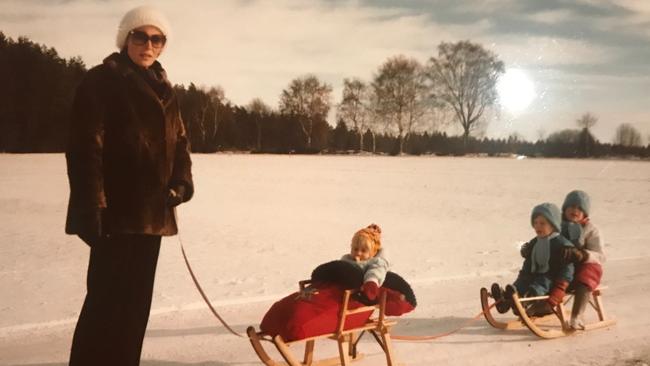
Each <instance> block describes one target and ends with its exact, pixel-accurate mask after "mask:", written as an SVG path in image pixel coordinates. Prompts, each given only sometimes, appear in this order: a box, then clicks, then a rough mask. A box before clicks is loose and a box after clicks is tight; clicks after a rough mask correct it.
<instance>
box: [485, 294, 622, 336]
mask: <svg viewBox="0 0 650 366" xmlns="http://www.w3.org/2000/svg"><path fill="white" fill-rule="evenodd" d="M604 289H606V287H599V288H597V289H595V290H594V291H592V292H591V295H592V298H591V299H590V300H589V303H590V305H591V307H592V308H593V309H594V310H595V311H596V314H597V315H598V321H596V322H593V323H589V324H585V330H593V329H598V328H604V327H609V326H611V325H614V324H616V320H615V319H613V318H610V319H606V317H605V310H604V308H603V303H602V301H601V298H600V296H601V294H602V290H604ZM490 298H492V294H490V293H489V292H488V290H487V289H486V288H482V289H481V306H482V307H483V315H484V316H485V320H487V322H488V323H489V324H490V325H491V326H493V327H494V328H497V329H505V330H510V329H521V328H523V327H524V326H525V327H527V328H528V329H530V331H532V332H533V333H534V334H535V335H536V336H538V337H541V338H545V339H551V338H558V337H563V336H566V335H570V334H572V333H574V332H575V330H574V329H573V328H571V327H570V326H569V321H568V319H569V318H570V316H571V311H570V310H567V309H566V306H565V305H566V304H567V303H568V302H569V301H570V300H571V299H572V298H573V295H571V294H568V296H566V297H565V300H564V302H563V303H561V304H559V305H558V306H556V307H555V309H553V313H552V314H549V315H545V316H541V317H531V316H528V314H527V313H526V308H525V306H524V303H526V302H530V301H538V300H546V299H548V295H546V296H535V297H525V298H520V297H519V296H518V295H517V294H516V293H515V294H513V295H512V303H513V307H514V308H516V309H517V312H518V313H519V316H518V317H517V318H515V319H510V320H508V321H505V322H504V321H500V320H497V319H495V318H494V316H493V315H492V308H491V307H490V305H489V304H488V301H489V299H490Z"/></svg>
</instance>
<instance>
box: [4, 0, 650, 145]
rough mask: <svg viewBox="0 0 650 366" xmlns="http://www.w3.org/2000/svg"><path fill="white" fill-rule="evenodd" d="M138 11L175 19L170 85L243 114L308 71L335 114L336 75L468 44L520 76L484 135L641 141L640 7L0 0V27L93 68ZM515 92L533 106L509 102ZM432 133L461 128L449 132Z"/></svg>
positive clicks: (623, 1)
mask: <svg viewBox="0 0 650 366" xmlns="http://www.w3.org/2000/svg"><path fill="white" fill-rule="evenodd" d="M143 4H147V5H153V6H156V7H157V8H159V9H160V10H162V11H163V12H164V13H165V14H167V16H168V18H169V21H170V23H171V26H172V32H171V35H170V41H169V43H168V44H167V46H166V49H165V50H164V52H163V54H162V56H161V58H160V62H161V63H162V64H163V66H164V67H165V69H166V70H167V72H168V76H169V78H170V80H171V81H172V82H173V83H177V84H183V85H189V83H190V82H193V83H194V84H196V85H198V86H204V87H211V86H219V87H221V88H223V90H224V92H225V96H226V98H228V99H229V100H230V101H232V102H233V103H235V104H238V105H246V104H248V103H249V102H250V101H251V100H252V99H253V98H261V99H262V100H263V101H264V102H265V103H266V104H268V105H269V106H271V107H273V108H277V106H278V102H279V96H280V94H281V92H282V90H283V89H284V88H286V87H287V86H288V85H289V83H290V81H291V80H293V79H295V78H297V77H301V76H304V75H306V74H314V75H316V76H317V77H318V78H319V79H321V80H323V81H325V82H327V83H328V84H330V85H331V86H332V88H333V93H332V102H333V104H336V103H338V102H339V101H340V99H341V91H342V84H343V79H344V78H352V77H357V78H361V79H362V80H365V81H368V82H369V81H371V80H372V78H373V76H374V75H375V74H376V73H377V70H378V68H379V67H380V66H381V64H383V63H384V62H385V61H386V60H387V59H388V58H390V57H393V56H397V55H404V56H407V57H411V58H415V59H416V60H418V61H419V62H421V63H422V64H426V63H427V61H428V59H429V58H430V57H432V56H437V46H438V45H439V44H440V42H457V41H461V40H471V41H472V42H477V43H480V44H482V45H483V46H484V47H485V48H487V49H489V50H491V51H493V52H494V53H496V54H497V55H498V57H499V58H500V59H501V60H502V61H503V62H504V63H505V66H506V69H508V70H515V72H514V73H511V74H509V75H517V76H518V77H517V78H514V80H515V81H514V82H513V83H511V84H509V85H510V87H509V88H508V91H509V92H508V93H504V94H502V95H504V97H503V100H502V102H503V103H502V107H500V108H498V110H496V111H495V112H494V113H490V114H489V115H487V116H486V118H487V120H488V122H489V123H488V124H487V127H486V129H485V131H484V133H485V135H487V136H490V137H507V136H509V135H511V134H514V133H516V134H518V135H520V136H522V137H524V138H526V139H529V140H536V139H538V138H540V137H546V136H548V135H549V134H550V133H552V132H555V131H559V130H561V129H565V128H577V125H576V120H577V119H578V118H579V117H580V116H581V115H583V114H584V113H587V112H590V113H592V114H594V115H595V116H596V117H597V118H598V122H597V124H596V125H595V126H594V127H593V129H592V131H593V133H594V135H595V136H596V138H598V139H599V140H600V141H603V142H611V141H612V139H613V137H614V134H615V130H616V127H618V126H619V125H620V124H621V123H629V124H631V125H633V126H634V127H635V128H637V129H638V130H639V131H640V132H641V134H642V136H643V141H644V143H648V138H650V110H649V109H648V106H649V105H650V1H647V0H609V1H605V0H573V1H568V0H566V1H565V0H544V1H542V0H477V1H461V0H429V1H424V0H422V1H408V0H404V1H388V0H375V1H370V0H368V1H342V0H341V1H323V0H313V1H292V0H274V1H254V0H239V1H236V0H223V1H209V0H196V1H173V0H161V1H149V2H142V1H130V0H119V1H117V0H116V1H108V0H104V1H91V0H77V1H75V0H68V1H55V0H20V1H19V0H0V31H2V32H3V33H5V35H7V36H9V37H11V38H14V39H15V38H17V37H18V36H26V37H28V38H29V39H31V40H32V41H35V42H38V43H41V44H45V45H47V46H48V47H54V48H55V49H56V50H57V51H58V53H59V55H61V56H62V57H65V58H69V57H73V56H81V58H82V59H83V60H84V62H85V63H86V65H88V66H94V65H96V64H98V63H100V62H101V60H102V59H103V58H104V57H106V56H107V55H108V54H109V53H111V52H114V51H116V46H115V36H116V33H117V25H118V24H119V22H120V20H121V18H122V16H123V15H124V13H125V12H126V11H128V10H129V9H131V8H133V7H135V6H138V5H143ZM506 95H510V97H506ZM517 96H518V97H519V98H522V96H528V98H524V99H525V100H524V101H521V100H505V99H506V98H516V97H517ZM509 102H510V103H509ZM513 103H514V105H513ZM506 106H509V107H506ZM332 115H333V113H332ZM432 128H438V129H446V130H448V131H450V132H452V133H457V132H459V129H458V128H457V127H456V126H455V125H454V124H453V123H452V124H448V125H443V126H437V127H435V126H434V127H432Z"/></svg>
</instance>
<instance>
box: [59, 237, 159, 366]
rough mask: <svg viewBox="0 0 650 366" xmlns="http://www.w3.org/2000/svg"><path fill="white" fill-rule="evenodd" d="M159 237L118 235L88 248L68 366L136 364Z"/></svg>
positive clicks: (144, 327)
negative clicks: (82, 297) (82, 295)
mask: <svg viewBox="0 0 650 366" xmlns="http://www.w3.org/2000/svg"><path fill="white" fill-rule="evenodd" d="M159 250H160V236H151V235H118V236H113V237H111V238H110V239H108V240H107V241H106V242H104V243H101V244H99V245H93V247H92V248H91V250H90V262H89V264H88V278H87V284H86V286H87V293H86V300H85V301H84V304H83V308H82V309H81V314H80V315H79V321H78V322H77V327H76V329H75V332H74V338H73V340H72V350H71V353H70V366H78V365H84V366H90V365H93V366H102V365H107V366H108V365H112V366H117V365H120V366H130V365H139V364H140V352H141V351H142V341H143V339H144V333H145V330H146V328H147V321H148V320H149V310H150V308H151V297H152V293H153V284H154V277H155V274H156V263H157V262H158V253H159Z"/></svg>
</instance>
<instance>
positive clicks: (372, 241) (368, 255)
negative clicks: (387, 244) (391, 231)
mask: <svg viewBox="0 0 650 366" xmlns="http://www.w3.org/2000/svg"><path fill="white" fill-rule="evenodd" d="M341 260H343V261H346V262H350V263H354V264H355V265H357V266H359V267H360V268H361V269H362V270H363V286H362V287H361V291H362V292H363V294H364V295H365V296H366V297H367V298H368V300H375V299H376V298H377V296H378V295H379V287H380V286H381V285H382V283H383V282H384V279H386V273H387V272H388V270H389V267H390V264H389V263H388V260H387V259H386V252H385V249H383V248H382V247H381V228H380V227H379V226H377V225H375V224H370V225H368V227H365V228H363V229H361V230H359V231H357V232H356V233H354V236H352V241H351V243H350V254H345V255H344V256H343V257H342V258H341Z"/></svg>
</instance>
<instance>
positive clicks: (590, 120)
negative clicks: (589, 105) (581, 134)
mask: <svg viewBox="0 0 650 366" xmlns="http://www.w3.org/2000/svg"><path fill="white" fill-rule="evenodd" d="M596 122H598V117H596V116H594V115H593V114H591V113H589V112H587V113H585V114H583V115H582V116H580V118H578V119H577V120H576V124H577V125H578V127H580V128H584V129H587V130H589V129H590V128H592V127H594V126H595V125H596Z"/></svg>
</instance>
